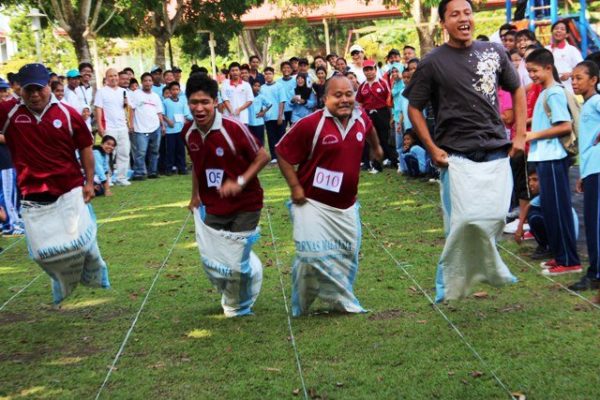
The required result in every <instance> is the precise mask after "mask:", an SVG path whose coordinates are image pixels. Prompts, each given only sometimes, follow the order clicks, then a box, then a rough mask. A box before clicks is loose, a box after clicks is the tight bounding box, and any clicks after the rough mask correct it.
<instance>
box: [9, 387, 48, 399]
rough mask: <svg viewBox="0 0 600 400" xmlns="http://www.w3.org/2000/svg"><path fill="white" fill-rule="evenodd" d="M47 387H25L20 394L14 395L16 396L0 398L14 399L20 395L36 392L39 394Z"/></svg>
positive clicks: (29, 394) (25, 395) (24, 395)
mask: <svg viewBox="0 0 600 400" xmlns="http://www.w3.org/2000/svg"><path fill="white" fill-rule="evenodd" d="M45 389H46V387H45V386H34V387H31V388H29V389H23V390H21V392H20V393H19V394H17V395H14V396H2V397H0V400H12V399H17V398H19V397H28V396H33V395H35V394H38V395H39V394H41V392H43V391H44V390H45Z"/></svg>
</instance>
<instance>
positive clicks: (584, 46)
mask: <svg viewBox="0 0 600 400" xmlns="http://www.w3.org/2000/svg"><path fill="white" fill-rule="evenodd" d="M579 4H580V7H579V34H580V35H581V55H582V56H583V57H584V58H585V57H587V55H588V23H587V20H586V19H585V11H586V9H587V4H586V1H585V0H579Z"/></svg>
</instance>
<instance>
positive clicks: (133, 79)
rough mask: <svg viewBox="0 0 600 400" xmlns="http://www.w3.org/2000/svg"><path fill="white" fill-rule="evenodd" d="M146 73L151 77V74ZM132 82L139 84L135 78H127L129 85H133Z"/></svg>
mask: <svg viewBox="0 0 600 400" xmlns="http://www.w3.org/2000/svg"><path fill="white" fill-rule="evenodd" d="M148 75H149V76H150V77H152V75H150V74H148ZM134 83H135V84H136V85H139V84H140V83H139V82H138V81H137V79H135V78H131V79H130V80H129V86H130V87H131V85H133V84H134Z"/></svg>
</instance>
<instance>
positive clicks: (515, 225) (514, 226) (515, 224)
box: [502, 218, 529, 234]
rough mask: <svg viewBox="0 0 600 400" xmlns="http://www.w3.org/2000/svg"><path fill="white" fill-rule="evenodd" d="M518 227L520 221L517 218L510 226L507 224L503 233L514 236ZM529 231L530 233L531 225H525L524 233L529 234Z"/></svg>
mask: <svg viewBox="0 0 600 400" xmlns="http://www.w3.org/2000/svg"><path fill="white" fill-rule="evenodd" d="M518 227H519V219H518V218H517V219H515V220H514V221H513V222H511V223H510V224H506V225H505V226H504V230H503V231H502V232H504V233H510V234H512V233H515V232H516V231H517V228H518ZM528 231H529V224H523V232H528Z"/></svg>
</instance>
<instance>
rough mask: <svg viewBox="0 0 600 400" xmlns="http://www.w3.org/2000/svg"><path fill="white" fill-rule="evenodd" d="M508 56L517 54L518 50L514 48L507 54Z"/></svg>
mask: <svg viewBox="0 0 600 400" xmlns="http://www.w3.org/2000/svg"><path fill="white" fill-rule="evenodd" d="M508 54H510V55H511V56H512V55H513V54H519V49H517V48H516V47H515V48H514V49H512V50H511V51H509V52H508Z"/></svg>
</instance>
